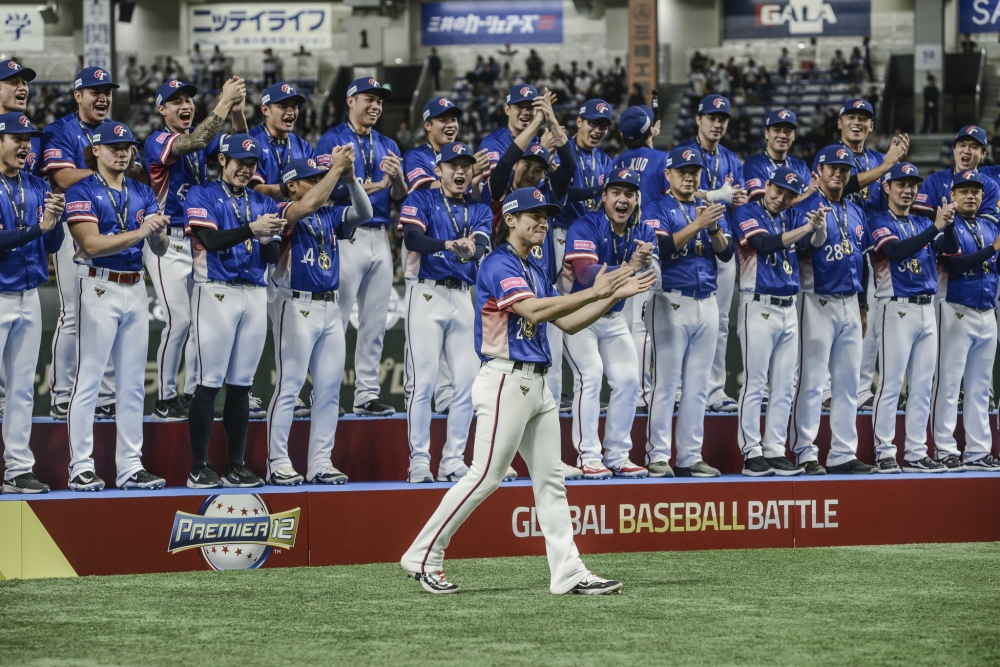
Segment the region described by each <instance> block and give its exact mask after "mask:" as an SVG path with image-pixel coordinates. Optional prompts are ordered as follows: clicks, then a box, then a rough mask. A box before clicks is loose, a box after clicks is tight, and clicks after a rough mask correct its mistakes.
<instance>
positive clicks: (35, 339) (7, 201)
mask: <svg viewBox="0 0 1000 667" xmlns="http://www.w3.org/2000/svg"><path fill="white" fill-rule="evenodd" d="M0 66H2V64H0ZM0 72H2V70H0ZM41 135H42V133H41V132H40V131H38V130H36V129H35V128H33V127H32V126H31V121H29V120H28V117H27V116H25V115H24V114H23V113H21V112H20V111H9V112H6V113H2V114H0V185H2V186H3V187H2V188H0V358H2V361H3V364H4V366H5V367H6V369H7V371H8V374H7V379H8V382H7V383H6V387H5V389H6V390H7V399H6V405H5V410H6V412H5V414H4V415H3V442H4V479H3V493H47V492H48V490H49V487H48V485H46V484H43V483H42V482H40V481H39V480H38V478H37V477H35V474H34V473H33V472H32V468H33V467H34V465H35V457H34V456H33V455H32V453H31V449H29V448H28V442H29V440H30V439H31V413H32V409H33V407H34V398H35V382H34V381H35V365H36V364H37V363H38V347H39V345H40V344H41V341H42V309H41V305H40V303H39V301H38V290H37V289H35V288H36V287H38V285H39V284H41V283H44V282H47V281H48V279H49V254H54V253H55V252H56V251H57V250H58V249H59V246H60V245H61V244H62V242H63V226H62V224H61V223H62V212H63V205H64V203H65V200H64V198H63V196H62V195H59V194H52V193H51V192H47V190H48V187H47V184H46V183H45V181H43V180H42V179H41V178H39V177H37V176H34V175H33V174H31V173H30V169H29V167H28V156H29V155H30V154H31V150H32V146H31V144H32V141H33V140H37V138H38V137H40V136H41Z"/></svg>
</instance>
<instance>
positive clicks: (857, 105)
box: [851, 100, 865, 109]
mask: <svg viewBox="0 0 1000 667" xmlns="http://www.w3.org/2000/svg"><path fill="white" fill-rule="evenodd" d="M864 105H865V101H864V100H854V104H852V105H851V106H852V107H854V108H855V109H860V108H861V107H863V106H864Z"/></svg>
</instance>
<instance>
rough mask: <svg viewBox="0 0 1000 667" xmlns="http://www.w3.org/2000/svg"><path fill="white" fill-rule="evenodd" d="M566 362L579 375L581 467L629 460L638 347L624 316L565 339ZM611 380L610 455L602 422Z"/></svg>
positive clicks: (576, 416)
mask: <svg viewBox="0 0 1000 667" xmlns="http://www.w3.org/2000/svg"><path fill="white" fill-rule="evenodd" d="M565 342H566V345H565V352H566V358H567V359H568V360H569V366H570V368H571V369H572V370H573V446H574V447H575V448H576V452H577V460H576V464H577V465H585V464H587V463H589V462H591V461H601V460H603V461H604V464H605V465H607V466H615V465H619V464H621V463H622V462H624V461H627V460H629V454H630V452H631V451H632V433H631V431H632V421H633V420H634V419H635V397H636V394H637V393H638V392H639V367H638V365H637V364H636V360H635V359H636V357H635V344H634V343H633V342H632V334H631V333H630V332H629V330H628V325H627V324H626V322H625V315H624V314H623V313H621V312H619V313H613V314H610V315H606V316H604V317H601V318H599V319H598V320H597V321H596V322H594V323H593V324H591V325H590V326H589V327H587V328H586V329H584V330H583V331H580V332H578V333H575V334H573V335H572V336H569V335H567V336H566V338H565ZM605 375H607V376H608V384H609V385H610V386H611V399H610V401H609V403H608V414H607V416H606V418H605V420H604V456H603V457H602V456H601V438H600V436H599V435H598V433H597V426H598V422H599V421H600V418H601V383H602V381H603V379H604V376H605Z"/></svg>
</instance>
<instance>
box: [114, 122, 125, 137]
mask: <svg viewBox="0 0 1000 667" xmlns="http://www.w3.org/2000/svg"><path fill="white" fill-rule="evenodd" d="M114 132H115V134H117V135H118V136H119V137H124V136H125V126H124V125H115V130H114Z"/></svg>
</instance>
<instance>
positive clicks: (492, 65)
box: [485, 56, 500, 86]
mask: <svg viewBox="0 0 1000 667" xmlns="http://www.w3.org/2000/svg"><path fill="white" fill-rule="evenodd" d="M499 77H500V63H498V62H497V61H496V59H495V58H494V57H493V56H490V57H489V59H488V60H487V61H486V81H485V83H486V85H488V86H492V85H493V82H495V81H496V80H497V79H498V78H499Z"/></svg>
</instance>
